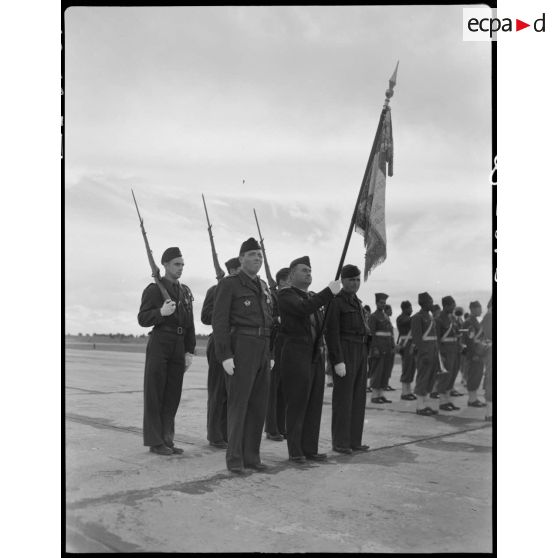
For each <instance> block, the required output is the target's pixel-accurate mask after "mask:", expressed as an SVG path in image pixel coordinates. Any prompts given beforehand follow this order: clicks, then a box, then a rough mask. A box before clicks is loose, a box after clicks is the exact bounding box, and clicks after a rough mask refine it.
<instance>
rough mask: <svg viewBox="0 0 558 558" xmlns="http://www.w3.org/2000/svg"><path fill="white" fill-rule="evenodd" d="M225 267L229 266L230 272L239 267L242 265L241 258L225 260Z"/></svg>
mask: <svg viewBox="0 0 558 558" xmlns="http://www.w3.org/2000/svg"><path fill="white" fill-rule="evenodd" d="M225 267H226V268H227V271H228V272H229V273H230V272H231V269H237V268H238V267H240V260H239V259H238V258H231V259H230V260H227V261H226V262H225Z"/></svg>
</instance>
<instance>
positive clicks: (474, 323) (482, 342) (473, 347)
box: [463, 316, 487, 359]
mask: <svg viewBox="0 0 558 558" xmlns="http://www.w3.org/2000/svg"><path fill="white" fill-rule="evenodd" d="M463 329H467V330H468V332H467V333H466V334H465V344H466V347H467V349H466V353H465V354H466V356H468V357H473V359H475V358H474V357H479V356H484V354H485V353H486V348H487V344H486V339H485V337H484V330H483V327H482V325H481V323H480V322H479V321H478V319H477V318H476V317H475V316H470V317H469V318H468V319H467V320H466V321H465V323H464V324H463Z"/></svg>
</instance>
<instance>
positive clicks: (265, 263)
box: [254, 209, 277, 291]
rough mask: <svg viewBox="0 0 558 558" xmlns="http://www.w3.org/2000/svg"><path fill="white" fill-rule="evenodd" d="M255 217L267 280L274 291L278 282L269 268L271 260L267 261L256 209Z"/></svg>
mask: <svg viewBox="0 0 558 558" xmlns="http://www.w3.org/2000/svg"><path fill="white" fill-rule="evenodd" d="M254 217H255V218H256V225H257V227H258V234H259V235H260V246H261V247H262V253H263V259H264V266H265V275H266V277H267V282H268V283H269V288H270V289H271V290H272V291H276V290H277V283H276V282H275V280H274V279H273V275H271V270H270V269H269V262H268V261H267V254H266V253H265V246H264V241H263V238H262V231H261V230H260V224H259V223H258V216H257V215H256V210H255V209H254Z"/></svg>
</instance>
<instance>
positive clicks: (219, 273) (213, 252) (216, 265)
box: [202, 194, 225, 281]
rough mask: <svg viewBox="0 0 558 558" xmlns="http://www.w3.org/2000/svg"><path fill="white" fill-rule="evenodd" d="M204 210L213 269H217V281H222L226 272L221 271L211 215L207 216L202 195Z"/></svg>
mask: <svg viewBox="0 0 558 558" xmlns="http://www.w3.org/2000/svg"><path fill="white" fill-rule="evenodd" d="M202 200H203V208H204V209H205V218H206V219H207V232H208V233H209V242H210V243H211V255H212V256H213V267H214V268H215V273H216V278H217V281H221V279H223V277H224V276H225V272H224V271H223V270H222V269H221V266H220V265H219V259H218V258H217V251H216V250H215V241H214V240H213V232H212V231H211V228H212V225H211V223H210V221H209V215H208V214H207V206H206V205H205V198H204V196H203V194H202Z"/></svg>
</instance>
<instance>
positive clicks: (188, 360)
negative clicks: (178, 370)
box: [184, 353, 194, 372]
mask: <svg viewBox="0 0 558 558" xmlns="http://www.w3.org/2000/svg"><path fill="white" fill-rule="evenodd" d="M193 359H194V355H193V354H192V353H186V354H185V355H184V372H186V370H188V368H190V366H192V360H193Z"/></svg>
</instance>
